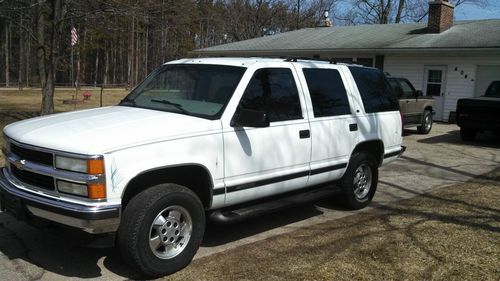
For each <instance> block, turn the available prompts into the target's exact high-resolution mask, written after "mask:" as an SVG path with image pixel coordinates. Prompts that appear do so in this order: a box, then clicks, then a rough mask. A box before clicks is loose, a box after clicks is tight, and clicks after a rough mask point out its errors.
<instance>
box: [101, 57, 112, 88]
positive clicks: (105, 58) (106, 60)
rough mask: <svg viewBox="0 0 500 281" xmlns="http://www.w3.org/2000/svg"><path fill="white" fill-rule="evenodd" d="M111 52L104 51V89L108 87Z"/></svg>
mask: <svg viewBox="0 0 500 281" xmlns="http://www.w3.org/2000/svg"><path fill="white" fill-rule="evenodd" d="M109 52H110V51H109V50H104V60H105V62H104V79H103V81H102V83H103V84H104V87H106V86H107V85H108V79H109V78H108V76H109Z"/></svg>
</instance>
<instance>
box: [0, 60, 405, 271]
mask: <svg viewBox="0 0 500 281" xmlns="http://www.w3.org/2000/svg"><path fill="white" fill-rule="evenodd" d="M389 88H390V87H389V85H388V83H387V81H386V79H385V77H384V74H383V73H382V72H380V71H379V70H376V69H374V68H367V67H362V66H355V65H344V64H331V63H328V62H319V61H306V60H297V59H286V60H285V59H266V58H207V59H183V60H177V61H172V62H169V63H166V64H164V65H162V66H161V67H160V68H158V69H157V70H155V71H154V72H153V73H152V74H151V75H150V76H148V77H147V78H146V79H145V80H144V81H143V82H142V83H141V84H140V85H139V86H137V87H136V88H135V89H134V90H133V91H132V92H131V93H130V95H128V96H127V97H126V98H125V99H124V100H123V101H122V102H121V103H120V104H119V105H118V106H111V107H105V108H98V109H91V110H84V111H77V112H69V113H62V114H55V115H50V116H45V117H39V118H33V119H29V120H25V121H20V122H17V123H14V124H11V125H9V126H7V127H5V129H4V135H5V137H6V140H5V143H6V147H5V148H4V154H5V156H6V159H7V166H6V167H5V168H3V169H2V170H1V171H0V195H1V198H0V199H1V200H0V202H1V209H2V210H4V211H7V212H9V213H11V214H14V215H15V216H16V217H18V218H20V219H22V218H25V217H41V218H44V219H47V220H51V221H55V222H58V223H62V224H66V225H70V226H73V227H77V228H80V229H83V230H85V231H87V232H91V233H103V232H114V231H117V232H118V233H117V242H118V245H119V247H120V250H121V251H122V254H123V256H124V259H125V260H126V261H127V262H129V263H130V264H131V265H132V266H133V267H134V268H136V269H137V270H138V271H139V272H142V273H144V274H146V275H148V276H160V275H165V274H170V273H172V272H175V271H177V270H179V269H181V268H183V267H185V266H186V265H187V264H189V262H190V261H191V259H192V257H193V256H194V254H195V253H196V251H197V249H198V247H199V245H200V243H201V241H202V238H203V233H204V230H205V219H206V218H207V217H208V218H211V219H212V220H215V221H218V222H231V221H237V220H239V219H241V218H245V217H248V216H250V215H254V214H256V213H260V212H262V210H265V209H266V208H267V207H269V208H268V209H273V208H274V207H272V206H276V205H275V204H268V205H266V199H269V198H271V199H272V200H273V202H279V198H280V197H283V196H292V195H296V194H297V193H300V194H303V192H307V191H317V190H318V189H321V188H323V189H328V190H332V188H331V187H330V186H331V185H328V186H327V187H325V185H324V184H325V183H332V182H336V183H338V185H339V186H341V188H342V191H343V192H342V196H343V198H344V202H345V203H346V206H348V207H349V208H352V209H360V208H363V207H365V206H366V205H368V204H369V203H370V201H371V200H372V198H373V196H374V193H375V189H376V187H377V181H378V167H379V166H381V165H383V164H386V163H389V162H391V161H393V160H395V159H396V158H397V157H398V156H399V155H400V154H401V153H402V152H403V151H404V147H403V146H402V145H401V144H402V137H401V127H402V126H401V116H400V113H399V111H398V101H397V100H396V99H394V96H393V95H392V93H391V92H390V89H389ZM291 194H292V195H291ZM299 196H302V195H299ZM285 201H286V200H285ZM292 201H293V200H292ZM254 202H258V203H254ZM283 202H284V201H283Z"/></svg>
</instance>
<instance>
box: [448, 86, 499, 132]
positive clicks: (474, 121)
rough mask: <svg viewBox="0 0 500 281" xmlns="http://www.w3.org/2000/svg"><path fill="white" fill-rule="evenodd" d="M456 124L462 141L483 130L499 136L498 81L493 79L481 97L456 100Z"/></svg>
mask: <svg viewBox="0 0 500 281" xmlns="http://www.w3.org/2000/svg"><path fill="white" fill-rule="evenodd" d="M457 125H458V126H459V127H460V136H461V137H462V139H463V140H464V141H473V140H474V139H475V138H476V135H477V133H478V132H485V131H491V132H493V133H495V134H496V135H498V136H500V81H493V82H492V83H491V84H490V86H489V87H488V89H487V90H486V93H485V94H484V96H482V97H477V98H467V99H459V100H458V101H457Z"/></svg>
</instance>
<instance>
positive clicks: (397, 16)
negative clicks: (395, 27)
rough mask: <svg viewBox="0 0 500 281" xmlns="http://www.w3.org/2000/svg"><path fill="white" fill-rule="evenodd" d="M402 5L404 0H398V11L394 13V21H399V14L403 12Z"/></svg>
mask: <svg viewBox="0 0 500 281" xmlns="http://www.w3.org/2000/svg"><path fill="white" fill-rule="evenodd" d="M404 5H405V0H399V5H398V13H397V14H396V21H395V23H400V22H401V15H402V14H403V9H404Z"/></svg>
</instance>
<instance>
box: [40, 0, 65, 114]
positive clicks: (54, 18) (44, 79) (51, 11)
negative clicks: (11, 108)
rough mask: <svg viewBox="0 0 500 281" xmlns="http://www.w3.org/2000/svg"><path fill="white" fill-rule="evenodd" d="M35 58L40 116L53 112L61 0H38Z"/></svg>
mask: <svg viewBox="0 0 500 281" xmlns="http://www.w3.org/2000/svg"><path fill="white" fill-rule="evenodd" d="M38 13H39V15H38V21H37V25H38V26H37V40H38V42H37V43H38V47H37V58H38V73H39V76H40V84H41V87H42V108H41V112H40V114H41V115H46V114H50V113H53V112H54V81H55V67H56V54H57V51H58V50H57V43H58V42H59V30H58V29H59V27H60V25H59V24H60V19H61V18H62V3H61V0H53V1H50V2H47V1H46V0H38Z"/></svg>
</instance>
